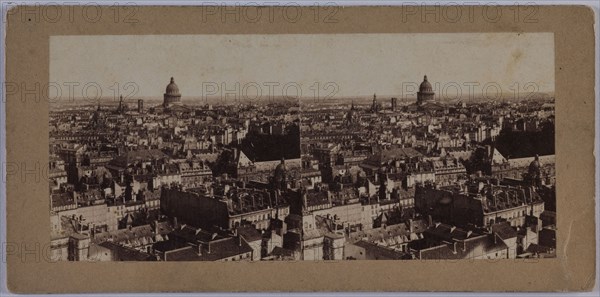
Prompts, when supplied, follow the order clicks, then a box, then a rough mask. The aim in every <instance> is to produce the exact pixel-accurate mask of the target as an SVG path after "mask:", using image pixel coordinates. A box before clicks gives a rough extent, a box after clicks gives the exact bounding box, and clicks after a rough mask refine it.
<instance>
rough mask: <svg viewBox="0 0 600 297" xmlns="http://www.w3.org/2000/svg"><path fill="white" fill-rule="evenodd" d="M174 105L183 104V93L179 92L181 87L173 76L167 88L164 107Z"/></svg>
mask: <svg viewBox="0 0 600 297" xmlns="http://www.w3.org/2000/svg"><path fill="white" fill-rule="evenodd" d="M172 105H181V93H179V87H178V86H177V84H176V83H175V79H174V78H173V77H171V82H170V83H169V84H168V85H167V89H166V90H165V94H164V101H163V107H165V108H167V107H170V106H172Z"/></svg>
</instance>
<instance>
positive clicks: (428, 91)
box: [417, 75, 435, 105]
mask: <svg viewBox="0 0 600 297" xmlns="http://www.w3.org/2000/svg"><path fill="white" fill-rule="evenodd" d="M434 96H435V93H434V92H433V88H432V87H431V83H429V81H428V80H427V75H425V77H423V82H422V83H421V85H420V86H419V92H417V104H418V105H423V103H425V102H427V101H433V100H434Z"/></svg>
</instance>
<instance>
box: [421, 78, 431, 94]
mask: <svg viewBox="0 0 600 297" xmlns="http://www.w3.org/2000/svg"><path fill="white" fill-rule="evenodd" d="M419 92H421V93H433V88H432V87H431V83H429V81H428V80H427V75H425V77H423V82H422V83H421V85H420V86H419Z"/></svg>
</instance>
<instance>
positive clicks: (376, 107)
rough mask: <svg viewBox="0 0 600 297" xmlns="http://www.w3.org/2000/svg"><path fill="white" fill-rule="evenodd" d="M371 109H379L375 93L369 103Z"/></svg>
mask: <svg viewBox="0 0 600 297" xmlns="http://www.w3.org/2000/svg"><path fill="white" fill-rule="evenodd" d="M371 111H372V112H377V111H379V104H377V94H373V104H372V105H371Z"/></svg>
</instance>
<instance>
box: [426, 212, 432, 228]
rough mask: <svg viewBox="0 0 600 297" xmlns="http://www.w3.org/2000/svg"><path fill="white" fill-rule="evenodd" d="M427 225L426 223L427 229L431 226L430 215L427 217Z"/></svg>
mask: <svg viewBox="0 0 600 297" xmlns="http://www.w3.org/2000/svg"><path fill="white" fill-rule="evenodd" d="M427 223H428V225H427V226H428V227H431V226H432V225H433V218H432V217H431V215H428V216H427Z"/></svg>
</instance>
